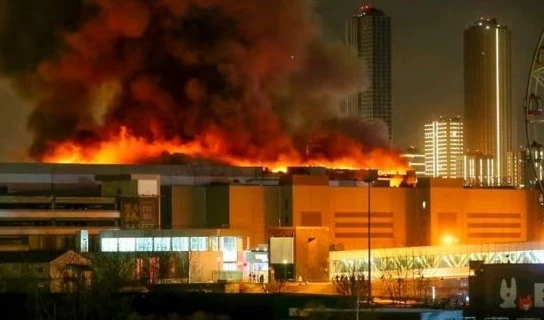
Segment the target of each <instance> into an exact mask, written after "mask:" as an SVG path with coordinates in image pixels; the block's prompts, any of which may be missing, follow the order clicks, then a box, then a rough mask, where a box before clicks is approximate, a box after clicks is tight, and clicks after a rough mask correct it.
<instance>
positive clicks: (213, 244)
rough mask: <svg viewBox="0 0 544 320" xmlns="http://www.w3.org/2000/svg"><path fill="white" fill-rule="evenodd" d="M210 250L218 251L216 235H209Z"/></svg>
mask: <svg viewBox="0 0 544 320" xmlns="http://www.w3.org/2000/svg"><path fill="white" fill-rule="evenodd" d="M209 241H210V245H209V248H210V251H219V238H218V237H210V238H209Z"/></svg>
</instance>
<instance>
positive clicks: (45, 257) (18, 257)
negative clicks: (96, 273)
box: [0, 250, 70, 264]
mask: <svg viewBox="0 0 544 320" xmlns="http://www.w3.org/2000/svg"><path fill="white" fill-rule="evenodd" d="M69 251H70V250H61V251H18V252H0V264H1V263H46V262H51V261H53V260H55V259H56V258H58V257H60V256H61V255H63V254H65V253H66V252H69Z"/></svg>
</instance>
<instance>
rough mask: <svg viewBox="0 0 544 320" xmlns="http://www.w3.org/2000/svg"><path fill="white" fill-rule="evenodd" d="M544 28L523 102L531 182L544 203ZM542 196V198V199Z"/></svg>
mask: <svg viewBox="0 0 544 320" xmlns="http://www.w3.org/2000/svg"><path fill="white" fill-rule="evenodd" d="M543 98H544V29H543V30H542V32H541V34H540V38H539V40H538V43H537V46H536V48H535V52H534V55H533V61H532V63H531V70H530V72H529V79H528V81H527V92H526V95H525V100H524V102H523V108H524V111H525V112H524V113H525V137H526V139H527V156H528V160H529V164H530V166H531V167H532V168H533V170H531V171H533V173H532V174H534V176H533V177H532V178H531V179H530V180H531V184H534V185H535V187H536V188H538V189H539V190H540V197H539V202H540V204H541V205H544V184H543V182H542V180H543V179H544V172H543V168H542V165H543V160H544V147H543V145H542V144H541V143H539V141H542V140H543V138H544V132H543V125H544V101H543ZM540 198H542V199H540Z"/></svg>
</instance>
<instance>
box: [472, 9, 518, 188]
mask: <svg viewBox="0 0 544 320" xmlns="http://www.w3.org/2000/svg"><path fill="white" fill-rule="evenodd" d="M464 51H465V52H464V54H465V56H464V71H465V75H464V77H465V79H464V83H465V118H464V125H465V151H466V152H467V153H468V154H480V155H482V156H483V157H487V158H490V159H492V161H493V162H492V166H491V167H492V168H491V172H492V185H506V184H511V183H512V177H508V173H509V171H510V172H512V171H511V170H509V168H508V162H509V161H508V152H509V151H511V148H512V129H511V127H512V107H511V101H510V99H511V98H510V95H511V92H510V91H511V77H510V30H509V29H508V28H507V27H505V26H501V25H499V24H498V22H497V20H496V19H493V18H480V19H479V20H478V21H476V23H475V24H474V25H472V26H470V27H468V28H467V29H466V30H465V34H464Z"/></svg>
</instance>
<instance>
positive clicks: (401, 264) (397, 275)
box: [376, 254, 431, 304]
mask: <svg viewBox="0 0 544 320" xmlns="http://www.w3.org/2000/svg"><path fill="white" fill-rule="evenodd" d="M376 264H377V265H378V269H379V270H380V272H381V280H382V284H383V285H384V287H385V289H386V291H387V293H388V295H389V298H390V299H391V302H392V303H394V304H395V303H406V302H407V301H408V300H416V301H417V300H422V299H424V298H425V296H426V293H427V291H428V288H429V286H430V284H431V278H430V277H428V276H427V275H426V274H425V271H426V270H427V269H428V268H429V263H428V257H426V256H423V255H422V254H413V255H412V256H400V255H397V256H396V257H387V258H382V259H379V260H378V261H377V262H376Z"/></svg>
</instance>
